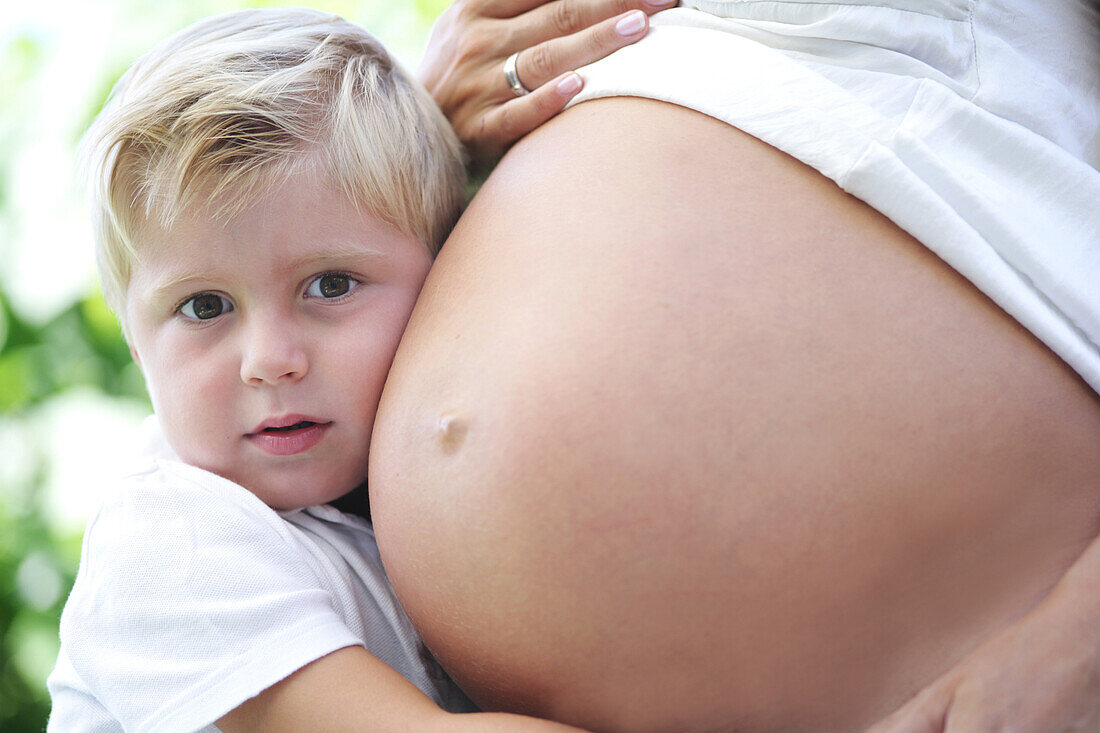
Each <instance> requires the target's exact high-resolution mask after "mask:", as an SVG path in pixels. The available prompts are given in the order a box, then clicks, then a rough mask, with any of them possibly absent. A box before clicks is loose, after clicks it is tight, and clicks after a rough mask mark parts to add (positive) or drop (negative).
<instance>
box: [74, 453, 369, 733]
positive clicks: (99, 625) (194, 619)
mask: <svg viewBox="0 0 1100 733" xmlns="http://www.w3.org/2000/svg"><path fill="white" fill-rule="evenodd" d="M131 482H132V483H134V484H135V485H134V486H127V487H126V488H127V490H126V491H125V492H122V493H119V494H118V495H117V496H116V497H115V498H113V499H111V500H110V501H108V502H107V503H106V504H105V505H104V506H103V507H102V509H101V510H100V512H99V514H98V515H97V516H96V517H95V518H94V519H93V521H92V522H91V524H89V527H88V530H87V532H86V534H85V540H84V550H83V556H82V559H81V568H80V571H79V573H78V576H77V582H76V584H75V586H74V589H73V592H72V594H71V596H70V598H69V601H68V603H67V604H66V607H65V611H64V613H63V615H62V620H61V638H62V646H63V649H64V650H65V652H66V653H67V655H68V658H69V660H70V661H71V664H72V667H73V669H74V671H75V673H76V674H77V675H79V678H80V679H81V680H83V681H84V683H85V684H86V685H87V686H88V688H89V689H90V691H91V693H92V694H93V695H94V696H95V698H96V699H97V700H99V701H100V703H101V704H102V705H103V706H104V707H105V708H106V709H107V710H108V711H109V712H110V713H111V714H112V715H113V716H115V717H116V718H117V719H118V720H119V721H120V722H121V723H122V726H123V728H124V729H125V730H127V731H130V730H133V731H154V730H155V731H169V732H170V731H195V730H200V729H202V728H204V727H205V726H208V725H210V724H211V723H213V722H214V721H215V720H217V719H218V718H219V717H221V716H222V715H224V714H225V713H227V712H229V711H230V710H232V709H234V708H235V707H237V706H238V705H240V703H242V702H243V701H245V700H247V699H248V698H250V697H252V696H254V695H256V694H257V693H259V692H260V691H262V690H264V689H266V688H267V687H269V686H271V685H272V684H274V683H275V682H278V681H279V680H281V679H283V678H284V677H286V676H287V675H289V674H290V673H292V672H294V671H295V670H297V669H300V668H301V667H303V666H305V665H306V664H308V663H309V662H311V661H314V660H316V659H318V658H319V657H321V656H324V655H325V654H328V653H329V652H332V651H335V650H336V649H340V648H343V647H346V646H352V645H356V644H360V643H361V641H360V640H359V639H358V638H357V637H356V636H355V635H354V634H353V633H352V632H351V631H350V630H349V629H348V628H347V626H346V625H345V624H344V622H343V621H342V620H341V618H340V617H339V615H338V614H337V613H336V611H335V610H334V607H333V603H332V595H331V593H330V592H329V590H328V588H327V586H326V584H325V583H324V581H322V580H321V579H320V577H319V576H318V574H317V573H316V572H315V571H314V569H313V565H312V560H311V558H310V557H309V556H308V553H305V552H303V551H301V550H300V549H299V547H298V544H297V543H296V542H295V541H294V537H293V534H292V533H291V531H290V529H289V528H288V527H287V526H286V523H285V522H284V521H283V520H282V519H281V518H280V517H279V516H278V515H277V514H276V513H275V512H273V511H272V510H270V509H269V508H267V507H266V506H264V505H263V504H262V503H261V502H260V501H259V500H257V499H256V498H255V497H253V496H252V495H251V494H249V493H248V492H246V491H244V489H241V488H240V487H237V486H236V485H234V484H230V483H229V482H224V485H219V486H216V487H215V488H216V489H224V490H225V491H212V490H211V488H210V487H209V486H205V485H200V484H199V483H192V482H189V481H187V480H185V479H184V478H180V476H177V475H173V474H170V473H166V472H164V471H160V472H154V473H152V474H150V475H148V476H145V477H143V478H139V479H131ZM234 492H238V493H234Z"/></svg>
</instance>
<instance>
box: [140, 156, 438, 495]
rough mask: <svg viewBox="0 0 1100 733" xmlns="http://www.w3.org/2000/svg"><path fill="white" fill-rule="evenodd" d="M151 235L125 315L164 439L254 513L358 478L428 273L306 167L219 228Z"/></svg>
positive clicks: (401, 240) (417, 250)
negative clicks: (257, 504) (250, 502)
mask: <svg viewBox="0 0 1100 733" xmlns="http://www.w3.org/2000/svg"><path fill="white" fill-rule="evenodd" d="M202 214H203V212H201V211H199V212H197V213H189V214H188V215H187V216H185V217H182V218H181V219H180V220H179V222H178V223H177V224H176V225H175V226H173V227H172V229H171V231H169V232H165V231H163V230H158V229H156V228H151V230H150V231H148V232H147V233H146V236H144V237H143V241H142V242H141V245H142V251H141V261H140V262H139V263H137V264H136V265H135V267H134V270H133V274H132V277H131V280H130V284H129V287H128V289H127V307H126V318H127V322H128V324H129V327H130V336H131V343H132V351H133V354H134V358H135V359H136V360H137V361H138V363H139V364H140V365H141V368H142V370H143V371H144V373H145V378H146V381H147V383H148V386H149V392H150V394H151V396H152V399H153V405H154V407H155V409H156V412H157V415H158V416H159V419H160V422H161V424H162V425H163V426H164V429H165V431H166V433H167V437H168V441H169V443H170V444H171V446H172V448H173V449H174V450H175V451H176V453H177V454H178V455H179V456H180V458H181V459H183V460H184V461H185V462H187V463H190V464H192V465H194V466H198V467H200V468H204V469H207V470H209V471H212V472H214V473H217V474H219V475H221V476H224V477H226V478H229V479H231V480H233V481H235V482H237V483H239V484H241V485H242V486H244V487H245V488H247V489H249V490H250V491H252V492H253V493H254V494H255V495H256V496H258V497H259V498H260V499H262V500H263V501H264V502H266V503H267V504H268V505H270V506H272V507H275V508H277V509H291V508H297V507H303V506H310V505H313V504H320V503H324V502H328V501H331V500H333V499H336V498H337V497H339V496H341V495H343V494H345V493H347V492H348V491H350V490H351V489H353V488H354V487H355V486H357V485H358V484H360V483H361V482H362V481H363V480H364V479H365V478H366V475H367V447H368V444H369V442H370V435H371V428H372V426H373V425H374V414H375V410H376V409H377V407H378V398H379V396H380V395H381V392H382V385H383V383H384V381H385V378H386V373H387V372H388V370H389V367H390V362H391V360H392V359H393V355H394V352H395V351H396V349H397V344H398V341H399V339H400V338H401V333H402V331H403V330H404V328H405V324H406V322H407V321H408V318H409V314H410V313H411V311H412V307H413V304H414V303H415V302H416V296H417V293H418V292H419V291H420V287H421V284H422V283H423V281H424V277H425V275H426V274H427V272H428V267H429V265H430V263H431V261H430V257H429V255H428V253H427V251H426V249H425V247H424V246H423V245H422V244H420V243H419V242H417V241H416V240H414V239H412V238H411V237H408V236H406V235H404V234H401V233H399V232H397V231H396V230H395V229H393V228H392V227H390V226H388V225H386V224H384V223H383V222H381V221H379V220H378V219H376V218H374V217H372V216H369V215H367V214H364V213H358V212H357V211H356V210H355V207H354V206H353V205H352V204H351V203H350V202H349V201H348V200H347V199H346V198H345V197H344V196H343V195H341V194H340V193H338V192H337V191H335V190H333V189H331V188H329V187H328V186H326V185H325V184H323V183H321V182H320V181H319V180H318V177H317V176H315V175H313V174H310V173H302V174H299V175H296V176H293V177H291V178H290V179H289V180H288V181H287V183H286V184H285V185H282V186H280V187H278V188H275V189H274V190H272V191H271V193H269V194H268V195H266V196H264V197H262V198H260V199H259V200H257V201H256V202H255V203H254V204H252V205H251V206H250V207H249V208H246V209H245V210H244V211H243V213H241V214H240V215H238V216H236V217H234V218H233V219H232V220H230V221H229V223H228V224H222V223H218V222H215V221H212V220H211V219H209V218H203V216H202Z"/></svg>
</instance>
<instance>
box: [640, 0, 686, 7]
mask: <svg viewBox="0 0 1100 733" xmlns="http://www.w3.org/2000/svg"><path fill="white" fill-rule="evenodd" d="M678 2H679V0H645V4H646V5H648V6H649V7H651V8H671V7H672V6H673V5H675V4H676V3H678Z"/></svg>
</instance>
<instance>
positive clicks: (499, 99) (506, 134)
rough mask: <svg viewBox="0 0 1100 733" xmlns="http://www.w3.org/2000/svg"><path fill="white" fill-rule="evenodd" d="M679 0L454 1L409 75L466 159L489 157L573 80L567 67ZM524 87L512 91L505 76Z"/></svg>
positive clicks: (636, 33) (560, 101) (604, 51)
mask: <svg viewBox="0 0 1100 733" xmlns="http://www.w3.org/2000/svg"><path fill="white" fill-rule="evenodd" d="M677 2H678V0H456V2H455V3H454V5H452V6H451V7H449V8H447V10H445V11H444V12H443V14H442V15H440V16H439V19H438V20H436V23H435V25H434V26H433V27H432V33H431V36H430V38H429V40H428V48H427V50H426V51H425V52H424V59H423V61H421V64H420V69H419V72H418V76H419V77H420V81H421V82H423V83H424V86H425V87H427V89H428V91H429V92H431V94H432V96H433V97H435V101H436V103H437V104H439V106H440V108H441V109H442V110H443V112H444V114H446V115H447V118H448V119H449V120H450V121H451V125H452V126H453V127H454V129H455V132H457V133H458V136H459V138H460V139H461V140H462V142H463V144H465V145H466V147H467V149H468V150H469V152H470V155H471V157H472V159H473V162H474V163H475V164H477V165H480V166H490V165H492V164H493V163H495V162H496V161H497V159H499V158H500V156H501V155H502V154H503V153H504V151H505V150H506V149H507V148H508V146H510V145H511V144H512V143H514V142H515V141H516V140H518V139H519V138H521V137H523V136H524V135H525V134H527V133H528V132H530V131H531V130H533V129H535V128H536V127H538V126H539V125H541V124H542V123H543V122H545V121H546V120H548V119H550V118H551V117H553V116H554V115H555V114H557V113H558V112H560V111H561V110H562V108H563V107H565V105H566V103H567V102H568V101H569V100H570V99H572V98H573V96H574V95H576V93H577V92H578V91H580V88H581V79H580V77H578V76H577V75H576V74H575V73H573V72H572V70H573V69H576V68H578V67H580V66H584V65H585V64H588V63H591V62H592V61H596V60H597V59H601V58H603V57H604V56H607V55H608V54H609V53H611V52H612V51H615V50H616V49H618V48H621V47H623V46H626V45H629V44H631V43H634V42H635V41H637V40H638V39H639V38H641V37H642V36H644V35H645V34H646V31H647V30H648V29H649V20H648V15H649V14H650V13H655V12H657V11H658V10H664V9H665V8H670V7H672V6H674V5H676V4H677ZM517 52H518V53H519V56H518V57H517V59H516V75H517V76H518V78H519V81H520V83H521V84H522V85H523V86H524V87H526V88H527V89H528V90H531V93H530V94H527V95H525V96H520V97H517V96H516V94H515V93H514V92H513V91H512V89H511V88H510V87H509V86H508V83H507V81H506V80H505V76H504V62H505V60H506V59H507V58H508V57H509V56H511V55H512V54H513V53H517Z"/></svg>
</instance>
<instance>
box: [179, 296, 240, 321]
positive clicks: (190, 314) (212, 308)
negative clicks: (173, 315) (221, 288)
mask: <svg viewBox="0 0 1100 733" xmlns="http://www.w3.org/2000/svg"><path fill="white" fill-rule="evenodd" d="M231 310H233V304H232V303H230V302H229V301H228V300H226V299H225V298H223V297H222V296H220V295H216V294H214V293H202V294H201V295H196V296H195V297H193V298H191V299H190V300H188V301H187V302H186V303H184V304H183V305H182V306H180V313H182V314H183V315H184V317H186V318H190V319H192V320H196V321H208V320H210V319H211V318H217V317H218V316H220V315H221V314H222V313H228V312H229V311H231Z"/></svg>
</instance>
